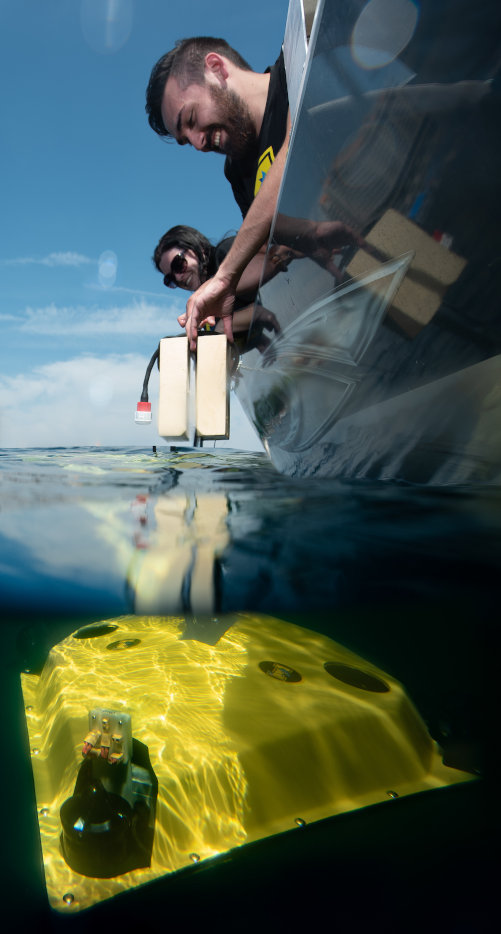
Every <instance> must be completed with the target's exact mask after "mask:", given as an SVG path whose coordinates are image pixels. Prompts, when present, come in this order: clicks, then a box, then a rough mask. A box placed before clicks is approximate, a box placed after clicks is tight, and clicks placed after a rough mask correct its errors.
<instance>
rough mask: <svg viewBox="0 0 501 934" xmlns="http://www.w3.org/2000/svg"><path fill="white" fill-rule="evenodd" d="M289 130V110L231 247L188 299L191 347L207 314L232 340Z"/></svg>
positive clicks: (267, 219) (267, 220)
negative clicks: (237, 305) (241, 286)
mask: <svg viewBox="0 0 501 934" xmlns="http://www.w3.org/2000/svg"><path fill="white" fill-rule="evenodd" d="M289 134H290V114H289V115H288V116H287V130H286V134H285V140H284V143H283V145H282V147H281V149H280V150H279V152H278V153H277V157H276V159H275V161H274V162H273V164H272V165H271V166H270V168H269V170H268V173H267V175H266V177H265V179H264V180H263V184H262V185H261V188H260V189H259V191H258V193H257V195H256V197H255V198H254V201H253V202H252V204H251V206H250V208H249V210H248V212H247V215H246V217H245V219H244V221H243V223H242V226H241V227H240V230H239V231H238V234H237V236H236V238H235V242H234V243H233V246H232V247H231V250H230V251H229V253H228V255H227V256H226V257H225V259H224V260H223V262H222V263H221V266H220V267H219V269H218V271H217V272H216V275H215V276H214V278H212V279H209V280H208V281H207V282H204V284H203V285H202V286H200V288H199V289H197V291H196V292H194V293H193V295H192V296H191V298H190V299H189V300H188V304H187V306H186V333H187V335H188V337H189V339H190V347H191V349H192V350H194V349H195V347H196V342H197V330H198V328H199V327H200V324H201V323H202V322H203V321H205V320H206V319H207V318H208V319H209V320H210V323H211V324H214V319H215V317H222V318H223V324H224V330H225V333H226V335H227V337H228V339H229V340H230V341H232V340H233V331H232V325H231V316H232V312H233V303H234V301H235V292H236V288H237V285H238V282H239V279H240V277H241V275H242V273H243V272H244V270H245V268H246V267H247V266H248V265H249V263H250V261H251V259H252V257H253V256H255V255H256V253H258V252H259V249H260V248H261V247H262V245H263V243H265V241H266V240H267V239H268V237H269V234H270V228H271V222H272V220H273V215H274V213H275V207H276V204H277V198H278V192H279V189H280V183H281V181H282V175H283V171H284V167H285V160H286V157H287V149H288V145H289ZM211 319H212V320H211Z"/></svg>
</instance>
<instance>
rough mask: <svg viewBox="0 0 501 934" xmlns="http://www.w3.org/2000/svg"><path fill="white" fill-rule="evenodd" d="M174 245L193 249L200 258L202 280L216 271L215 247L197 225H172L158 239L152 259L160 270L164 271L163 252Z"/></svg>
mask: <svg viewBox="0 0 501 934" xmlns="http://www.w3.org/2000/svg"><path fill="white" fill-rule="evenodd" d="M173 246H178V247H180V248H181V249H182V250H193V252H194V254H195V256H196V257H197V259H198V267H199V271H200V282H205V280H206V279H209V278H210V277H211V276H213V275H214V273H215V271H216V250H215V247H213V246H212V243H211V242H210V240H207V237H204V235H203V234H202V233H200V231H199V230H196V228H195V227H185V226H184V224H178V225H177V227H171V228H170V230H168V231H167V233H164V235H163V237H161V238H160V240H159V241H158V243H157V245H156V247H155V252H154V253H153V257H152V259H153V262H154V264H155V266H156V267H157V269H158V271H159V272H162V270H161V269H160V261H161V259H162V256H163V254H164V253H165V251H166V250H170V248H171V247H173Z"/></svg>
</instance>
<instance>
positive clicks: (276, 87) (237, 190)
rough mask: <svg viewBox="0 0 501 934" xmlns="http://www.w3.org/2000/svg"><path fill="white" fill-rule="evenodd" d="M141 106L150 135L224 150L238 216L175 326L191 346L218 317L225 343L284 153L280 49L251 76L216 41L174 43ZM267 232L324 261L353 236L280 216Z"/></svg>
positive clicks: (286, 119)
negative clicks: (231, 236) (215, 265)
mask: <svg viewBox="0 0 501 934" xmlns="http://www.w3.org/2000/svg"><path fill="white" fill-rule="evenodd" d="M146 111H147V113H148V120H149V123H150V126H151V127H152V129H153V130H155V132H156V133H158V134H159V135H160V136H167V137H172V138H173V139H175V140H176V142H177V143H178V144H179V145H180V146H185V145H186V144H187V143H189V144H190V145H191V146H194V147H195V148H196V149H198V150H200V151H201V152H219V153H222V154H223V155H225V156H226V163H225V174H226V177H227V178H228V179H229V181H230V182H231V185H232V188H233V192H234V195H235V198H236V201H237V203H238V204H239V206H240V208H241V210H242V214H243V217H244V220H243V224H242V226H241V227H240V230H239V232H238V234H237V236H236V238H235V241H234V243H233V246H232V247H231V249H230V251H229V253H228V254H227V256H226V258H225V259H224V261H223V262H222V263H221V265H220V267H219V269H218V270H217V272H216V273H215V275H214V276H213V277H212V278H211V279H208V280H207V282H205V283H203V284H202V285H201V286H200V288H199V289H197V291H196V292H195V293H194V294H193V295H192V297H191V298H190V299H189V300H188V303H187V306H186V324H185V327H186V333H187V335H188V337H189V338H190V346H191V348H192V349H193V350H194V349H195V347H196V340H197V330H198V328H199V327H200V326H201V325H202V324H203V323H204V322H206V321H208V322H209V324H211V325H214V324H215V317H222V318H223V325H224V330H225V332H226V334H227V336H228V339H229V340H230V341H232V340H233V332H232V323H231V316H232V314H233V305H234V302H235V293H236V288H237V285H238V282H239V280H240V277H241V276H242V273H243V272H244V270H245V269H246V267H247V266H248V265H249V263H250V261H251V259H252V258H253V256H255V255H256V254H257V253H258V252H259V251H260V249H261V248H262V247H263V244H265V243H266V241H267V240H268V237H269V234H270V228H271V222H272V219H273V215H274V212H275V206H276V203H277V197H278V191H279V188H280V182H281V179H282V174H283V170H284V166H285V159H286V155H287V146H288V141H289V133H290V115H289V109H288V97H287V84H286V79H285V68H284V63H283V55H282V54H281V55H280V56H279V58H278V60H277V62H276V63H275V65H274V66H273V67H272V68H271V69H270V70H268V71H266V72H265V73H264V74H261V73H259V72H255V71H252V69H251V68H250V66H249V65H248V64H247V62H246V61H245V60H244V59H243V58H242V57H241V55H239V53H238V52H236V51H235V49H233V48H232V47H231V46H229V45H228V43H227V42H225V40H224V39H215V38H211V37H207V36H200V37H196V38H192V39H183V40H180V41H179V42H178V43H177V44H176V46H175V47H174V49H172V50H171V51H170V52H168V53H167V54H166V55H164V56H163V57H162V58H161V59H160V60H159V61H158V62H157V64H156V65H155V66H154V68H153V70H152V72H151V76H150V81H149V84H148V88H147V91H146ZM275 235H276V236H277V237H278V241H279V242H280V243H281V244H283V245H285V246H289V247H292V248H294V249H295V250H296V251H300V252H302V253H305V254H307V255H311V256H315V255H316V256H318V255H319V252H320V253H321V255H322V261H323V262H324V261H325V263H326V264H328V263H329V257H330V254H331V253H332V251H336V250H337V249H338V248H339V247H340V246H341V245H344V244H345V243H353V242H355V241H356V239H357V238H356V237H355V235H354V234H353V232H352V231H348V230H347V228H345V227H344V226H343V225H342V224H340V223H338V222H333V223H329V224H325V223H324V224H322V223H316V222H313V221H307V220H303V219H296V218H283V219H282V218H281V219H280V227H278V226H277V229H276V230H275ZM332 271H333V274H335V270H334V269H333V270H332Z"/></svg>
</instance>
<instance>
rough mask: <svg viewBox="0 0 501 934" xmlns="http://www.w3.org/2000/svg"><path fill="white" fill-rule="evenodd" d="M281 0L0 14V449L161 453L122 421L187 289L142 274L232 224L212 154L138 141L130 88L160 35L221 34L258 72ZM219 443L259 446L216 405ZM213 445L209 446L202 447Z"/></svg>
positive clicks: (154, 381)
mask: <svg viewBox="0 0 501 934" xmlns="http://www.w3.org/2000/svg"><path fill="white" fill-rule="evenodd" d="M287 8H288V0H254V2H253V3H252V4H249V5H241V4H239V3H235V2H230V0H212V2H211V3H207V2H204V0H183V2H182V3H173V2H172V0H171V2H169V0H0V69H1V72H2V74H1V79H2V80H1V82H0V97H1V110H0V112H1V121H0V153H1V155H0V159H1V172H0V212H1V214H0V216H1V223H0V446H1V447H4V448H5V447H59V446H63V447H67V446H78V445H84V446H87V445H102V446H110V445H111V446H115V445H125V446H131V445H138V446H141V447H149V446H150V445H153V444H162V443H164V442H163V441H162V439H161V438H159V436H158V434H157V429H156V415H157V412H156V401H157V393H158V372H157V371H156V370H154V371H153V373H152V376H151V379H150V401H151V402H152V411H153V421H152V425H151V426H144V425H141V426H138V425H135V424H134V412H135V408H136V403H137V401H138V400H139V398H140V394H141V388H142V383H143V378H144V372H145V369H146V366H147V363H148V361H149V359H150V357H151V355H152V353H153V352H154V350H155V348H156V347H157V345H158V341H159V339H160V338H161V337H164V336H166V335H170V334H176V333H179V334H181V333H182V332H181V330H180V329H179V326H178V324H177V321H176V318H177V315H178V314H179V313H180V312H181V311H182V310H183V309H184V306H185V302H186V293H183V292H181V291H180V290H170V289H169V290H168V289H165V287H164V286H163V284H162V280H161V277H160V274H159V273H158V272H157V271H156V269H155V267H154V266H153V263H152V261H151V256H152V253H153V249H154V247H155V245H156V243H157V242H158V240H159V239H160V237H161V236H162V234H163V233H164V232H165V231H166V230H167V229H168V228H169V227H171V226H172V225H174V224H189V225H191V226H193V227H197V228H198V229H200V230H201V231H202V232H203V233H204V234H205V235H206V236H207V237H209V239H210V240H212V242H214V243H217V242H218V240H220V239H221V238H222V237H223V236H224V235H225V234H226V233H228V232H229V231H235V230H237V229H238V226H239V223H240V214H239V210H238V208H237V205H236V204H235V202H234V201H233V196H232V193H231V188H230V186H229V184H228V183H227V182H226V180H225V178H224V175H223V157H222V156H219V155H217V154H215V153H199V152H196V151H195V150H193V149H191V148H190V147H178V146H177V145H176V144H174V143H168V142H166V141H165V140H162V139H160V138H159V137H158V136H157V135H156V134H155V133H154V132H153V131H152V130H151V129H150V127H149V125H148V121H147V117H146V114H145V110H144V101H145V89H146V85H147V83H148V79H149V75H150V72H151V69H152V67H153V65H154V64H155V62H156V61H157V60H158V59H159V58H160V57H161V56H162V55H163V54H164V53H165V52H167V51H168V50H169V49H170V48H172V46H173V45H174V42H175V41H176V39H181V38H185V37H187V36H191V35H216V36H223V37H224V38H225V39H227V41H228V42H229V43H230V44H231V45H233V46H234V47H235V48H236V49H238V51H239V52H240V53H241V54H242V55H243V56H244V58H245V59H247V61H248V62H249V64H250V65H251V66H252V67H253V68H254V69H255V70H256V71H264V70H265V68H267V67H268V65H271V64H273V62H274V61H275V59H276V58H277V56H278V54H279V51H280V47H281V44H282V40H283V35H284V30H285V22H286V17H287ZM231 408H232V411H231V436H230V439H229V441H228V442H226V444H228V445H229V446H231V447H237V448H241V449H244V450H245V449H249V450H261V449H262V446H261V443H260V441H259V439H258V438H257V435H256V434H255V432H254V430H253V429H252V427H251V426H250V424H249V423H248V421H247V419H246V417H245V415H244V414H243V412H242V410H241V408H240V405H239V403H238V401H237V400H236V397H235V396H234V394H233V393H232V407H231ZM221 443H222V442H218V447H219V446H220V445H221Z"/></svg>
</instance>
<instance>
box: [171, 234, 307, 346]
mask: <svg viewBox="0 0 501 934" xmlns="http://www.w3.org/2000/svg"><path fill="white" fill-rule="evenodd" d="M234 239H235V238H234V237H226V238H225V239H223V240H221V242H220V243H218V245H217V246H213V245H212V243H211V242H210V241H209V240H208V239H207V237H204V235H203V234H202V233H200V231H199V230H196V229H195V228H194V227H186V226H184V225H183V224H179V225H178V226H176V227H171V228H170V230H168V231H167V233H165V234H164V235H163V237H162V238H161V239H160V241H159V242H158V244H157V246H156V247H155V252H154V253H153V262H154V264H155V266H156V268H157V269H158V271H159V272H161V273H162V275H163V277H164V285H166V286H167V287H168V288H170V289H175V288H180V289H186V290H187V291H188V292H194V291H196V289H198V288H199V286H200V285H202V283H203V282H205V281H206V280H207V279H210V277H211V276H213V275H214V273H215V272H216V270H217V269H218V268H219V266H220V265H221V263H222V262H223V259H224V257H225V256H226V254H227V253H228V251H229V249H230V247H231V245H232V243H233V240H234ZM294 255H295V254H294V252H293V251H292V250H289V251H287V253H286V254H285V255H284V254H283V250H282V248H281V247H277V248H272V250H271V252H270V253H269V254H268V255H266V253H265V248H264V247H263V249H262V251H261V252H260V253H258V254H257V255H256V256H254V257H253V259H252V260H251V262H250V263H249V265H248V266H247V268H246V269H245V271H244V273H243V275H242V277H241V279H240V281H239V283H238V287H237V293H236V301H235V306H234V307H235V311H234V315H233V332H234V333H235V334H238V333H240V334H242V333H243V332H247V331H248V330H249V327H250V325H251V321H252V316H253V313H254V304H253V303H254V300H255V298H256V295H257V292H258V289H259V284H260V282H261V279H263V281H268V279H271V278H272V276H274V275H276V273H277V272H279V271H280V270H281V269H286V268H287V263H288V262H289V261H290V259H292V257H293V256H294ZM177 320H178V321H179V324H180V325H181V327H184V325H185V321H186V316H185V314H181V315H179V317H178V319H177ZM254 321H255V323H259V324H260V325H261V329H262V328H263V327H264V328H267V330H269V331H275V332H276V333H279V331H280V327H279V324H278V321H277V319H276V318H275V315H274V314H273V313H272V312H271V311H267V309H266V308H261V307H257V308H256V309H255V315H254ZM261 329H259V330H261ZM213 330H215V331H216V332H218V333H222V331H223V324H222V321H221V320H219V321H218V322H217V323H216V326H215V328H213ZM253 337H254V340H253V342H252V346H255V347H258V349H259V350H264V349H265V347H267V346H268V344H269V341H268V339H267V338H264V337H263V335H262V334H259V335H258V334H257V333H256V334H255V335H253ZM246 349H250V346H249V344H247V348H246Z"/></svg>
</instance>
